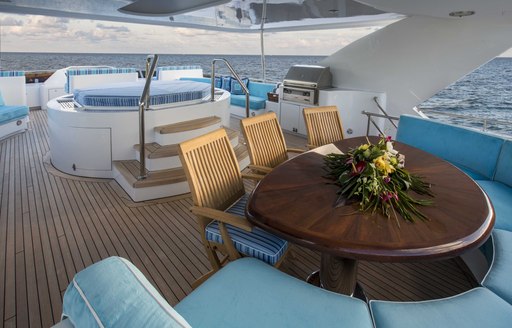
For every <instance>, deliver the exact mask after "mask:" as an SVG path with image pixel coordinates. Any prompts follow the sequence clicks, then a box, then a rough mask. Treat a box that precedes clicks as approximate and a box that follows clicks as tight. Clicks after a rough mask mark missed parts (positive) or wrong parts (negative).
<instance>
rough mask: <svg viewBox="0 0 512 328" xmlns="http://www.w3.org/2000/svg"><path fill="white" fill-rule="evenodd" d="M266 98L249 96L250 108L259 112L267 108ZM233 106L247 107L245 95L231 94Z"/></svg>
mask: <svg viewBox="0 0 512 328" xmlns="http://www.w3.org/2000/svg"><path fill="white" fill-rule="evenodd" d="M265 100H267V99H266V98H261V97H257V96H249V108H250V109H254V110H258V109H263V108H265ZM231 105H235V106H240V107H245V95H234V94H231Z"/></svg>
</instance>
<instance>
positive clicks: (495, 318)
mask: <svg viewBox="0 0 512 328" xmlns="http://www.w3.org/2000/svg"><path fill="white" fill-rule="evenodd" d="M370 308H371V312H372V316H373V320H374V323H375V327H376V328H411V327H414V328H431V327H465V328H472V327H474V328H480V327H495V328H498V327H503V328H505V327H510V325H511V322H512V306H511V305H510V304H508V303H507V302H505V301H504V300H503V299H501V298H500V297H498V296H496V295H495V294H494V293H492V292H491V291H489V290H488V289H486V288H482V287H478V288H474V289H472V290H470V291H467V292H465V293H462V294H459V295H457V296H453V297H449V298H444V299H438V300H432V301H423V302H388V301H370Z"/></svg>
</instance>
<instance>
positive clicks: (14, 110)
mask: <svg viewBox="0 0 512 328" xmlns="http://www.w3.org/2000/svg"><path fill="white" fill-rule="evenodd" d="M28 112H29V110H28V107H27V106H0V123H8V122H11V121H15V120H18V119H20V118H23V117H25V116H27V115H28Z"/></svg>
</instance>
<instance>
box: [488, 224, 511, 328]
mask: <svg viewBox="0 0 512 328" xmlns="http://www.w3.org/2000/svg"><path fill="white" fill-rule="evenodd" d="M492 241H493V246H494V256H493V260H492V263H491V268H490V269H489V272H488V273H487V275H486V276H485V278H484V280H483V281H482V285H483V286H485V287H487V288H489V289H490V290H492V291H493V292H494V293H496V294H497V295H498V296H500V297H501V298H503V299H504V300H505V301H507V302H509V303H510V304H512V232H510V231H505V230H500V229H494V231H493V232H492ZM510 326H512V323H510Z"/></svg>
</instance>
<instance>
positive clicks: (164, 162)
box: [133, 128, 239, 171]
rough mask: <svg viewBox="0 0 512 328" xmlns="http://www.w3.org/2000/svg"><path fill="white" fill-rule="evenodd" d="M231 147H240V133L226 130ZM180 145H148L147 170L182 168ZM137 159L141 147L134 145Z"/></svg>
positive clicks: (154, 143) (153, 143) (155, 143)
mask: <svg viewBox="0 0 512 328" xmlns="http://www.w3.org/2000/svg"><path fill="white" fill-rule="evenodd" d="M225 129H226V133H227V135H228V138H229V140H230V141H231V145H232V146H233V147H236V146H237V145H238V135H239V132H238V131H235V130H232V129H229V128H225ZM178 147H179V144H172V145H166V146H162V145H160V144H159V143H157V142H152V143H147V144H146V168H147V169H148V170H150V171H156V170H165V169H172V168H176V167H180V166H181V162H180V159H179V156H178ZM133 148H134V149H135V158H136V159H138V158H139V156H140V154H139V151H140V145H139V144H137V145H134V146H133Z"/></svg>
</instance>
